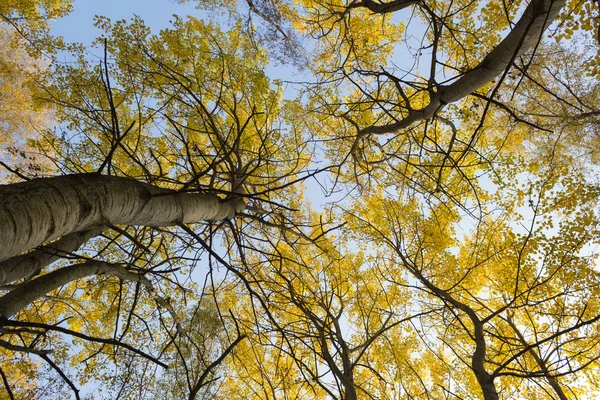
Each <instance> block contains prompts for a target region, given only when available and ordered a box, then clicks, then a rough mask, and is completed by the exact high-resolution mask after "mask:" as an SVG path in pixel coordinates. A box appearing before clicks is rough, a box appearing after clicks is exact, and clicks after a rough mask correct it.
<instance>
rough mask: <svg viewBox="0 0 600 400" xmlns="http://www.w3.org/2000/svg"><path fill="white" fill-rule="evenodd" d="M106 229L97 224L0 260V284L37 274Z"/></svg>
mask: <svg viewBox="0 0 600 400" xmlns="http://www.w3.org/2000/svg"><path fill="white" fill-rule="evenodd" d="M107 229H108V227H106V226H99V227H96V228H93V229H90V230H87V231H82V232H74V233H70V234H68V235H65V236H63V237H62V238H61V239H59V240H57V241H55V242H52V243H50V244H48V245H46V246H43V247H41V248H39V249H36V250H33V251H30V252H29V253H26V254H23V255H20V256H16V257H12V258H9V259H8V260H5V261H3V262H0V286H2V285H5V284H7V283H10V282H15V281H18V280H21V279H26V278H31V277H33V276H35V275H37V274H39V273H40V272H41V271H42V270H43V269H44V268H45V267H47V266H48V265H50V264H52V263H53V262H54V261H57V260H59V259H61V258H63V257H64V256H65V255H67V254H69V253H72V252H74V251H76V250H77V249H79V248H80V247H81V246H82V245H83V244H84V243H86V242H87V241H88V240H89V239H91V238H93V237H95V236H98V235H100V234H101V233H102V232H104V231H106V230H107Z"/></svg>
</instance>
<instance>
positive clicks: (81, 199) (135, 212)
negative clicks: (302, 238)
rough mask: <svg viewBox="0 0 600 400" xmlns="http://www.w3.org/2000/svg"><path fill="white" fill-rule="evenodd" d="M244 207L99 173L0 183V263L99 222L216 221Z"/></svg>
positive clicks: (171, 223) (155, 224)
mask: <svg viewBox="0 0 600 400" xmlns="http://www.w3.org/2000/svg"><path fill="white" fill-rule="evenodd" d="M245 205H246V203H245V201H244V200H243V199H240V198H237V199H231V200H222V199H220V198H219V197H218V196H216V195H214V194H201V193H178V192H176V191H174V190H169V189H163V188H158V187H155V186H152V185H149V184H145V183H142V182H138V181H136V180H134V179H129V178H121V177H114V176H104V175H99V174H77V175H66V176H58V177H52V178H42V179H34V180H31V181H27V182H22V183H16V184H11V185H4V186H0V243H1V247H0V261H4V260H7V259H8V258H11V257H14V256H16V255H18V254H20V253H22V252H24V251H27V250H30V249H33V248H36V247H38V246H40V245H42V244H44V243H47V242H50V241H52V240H56V239H58V238H61V237H63V236H64V235H68V234H71V233H74V232H83V231H88V230H90V229H93V228H94V227H98V226H101V225H138V226H151V227H165V226H174V225H177V224H180V223H184V224H187V223H196V222H201V221H207V220H222V219H227V218H232V217H233V216H235V214H236V213H237V212H240V211H242V210H243V209H244V208H245ZM5 273H7V272H6V271H5Z"/></svg>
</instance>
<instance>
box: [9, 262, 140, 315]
mask: <svg viewBox="0 0 600 400" xmlns="http://www.w3.org/2000/svg"><path fill="white" fill-rule="evenodd" d="M100 274H112V275H116V276H118V277H120V278H121V279H124V280H131V281H141V280H142V279H145V278H143V277H142V276H141V275H138V274H136V273H133V272H130V271H127V270H126V269H124V268H123V267H121V266H118V265H115V264H110V263H106V262H102V261H88V262H85V263H82V264H75V265H71V266H68V267H65V268H60V269H58V270H56V271H52V272H50V273H49V274H46V275H42V276H40V277H38V278H35V279H33V280H31V281H29V282H26V283H22V284H20V285H19V286H17V287H16V288H15V289H14V290H13V291H11V292H9V293H7V294H5V295H4V296H2V297H1V298H0V320H1V319H2V318H6V319H9V318H11V317H12V316H14V315H15V314H16V313H18V312H19V311H21V310H22V309H23V308H25V307H27V306H28V305H29V304H31V303H32V302H33V301H35V300H36V299H38V298H40V297H42V296H45V295H46V294H48V293H50V292H51V291H53V290H55V289H58V288H59V287H61V286H63V285H65V284H67V283H69V282H72V281H74V280H77V279H81V278H85V277H87V276H91V275H100Z"/></svg>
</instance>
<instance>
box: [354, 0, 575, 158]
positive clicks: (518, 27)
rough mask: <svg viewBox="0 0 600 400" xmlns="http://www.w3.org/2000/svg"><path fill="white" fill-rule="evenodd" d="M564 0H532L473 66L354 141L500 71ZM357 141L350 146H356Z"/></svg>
mask: <svg viewBox="0 0 600 400" xmlns="http://www.w3.org/2000/svg"><path fill="white" fill-rule="evenodd" d="M565 3H566V0H532V1H531V2H530V3H529V5H528V6H527V8H525V11H524V12H523V15H522V16H521V18H520V19H519V21H518V22H517V23H516V24H515V26H514V27H513V28H512V30H511V31H510V32H509V33H508V35H507V36H506V37H505V38H504V39H503V40H502V41H501V42H500V43H499V44H498V45H497V46H496V47H495V48H494V49H493V50H492V51H491V52H490V53H489V54H488V55H487V56H486V57H485V58H484V59H483V61H481V63H480V64H479V65H477V66H476V67H475V68H473V69H471V70H469V71H467V72H466V73H464V74H463V75H462V76H461V77H460V78H458V79H457V80H456V81H454V82H453V83H451V84H449V85H444V86H440V87H438V90H437V91H436V92H433V93H431V94H430V95H431V98H430V102H429V104H428V105H427V106H426V107H425V108H422V109H419V110H410V111H409V113H408V114H407V115H406V116H405V117H404V118H403V119H401V120H399V121H397V122H395V123H392V124H387V125H380V126H370V127H367V128H364V129H362V130H360V132H359V135H358V137H357V141H358V140H359V139H361V138H363V137H365V136H367V135H369V134H385V133H392V132H397V131H399V130H401V129H405V128H408V127H409V126H411V125H413V124H414V123H417V122H419V121H423V120H426V119H430V118H432V117H434V116H435V114H437V113H438V112H439V111H441V110H442V109H443V108H444V107H445V106H446V104H449V103H453V102H455V101H457V100H460V99H462V98H464V97H466V96H468V95H470V94H471V93H473V92H474V91H476V90H477V89H479V88H480V87H482V86H483V85H485V84H486V83H488V82H491V81H492V80H493V79H494V78H496V77H497V76H499V75H500V74H502V72H503V71H505V70H506V68H508V67H509V66H510V63H511V62H512V61H513V60H514V59H515V58H517V57H518V56H520V55H522V54H524V53H525V52H527V51H529V50H530V49H532V48H533V47H534V46H535V45H536V44H537V43H538V41H540V40H541V38H542V35H543V33H544V31H545V30H546V28H547V27H548V26H549V25H550V23H551V22H552V21H553V20H554V18H556V16H557V15H558V13H559V11H560V10H561V8H562V7H563V6H564V5H565ZM356 146H357V142H355V144H354V146H353V150H355V149H356Z"/></svg>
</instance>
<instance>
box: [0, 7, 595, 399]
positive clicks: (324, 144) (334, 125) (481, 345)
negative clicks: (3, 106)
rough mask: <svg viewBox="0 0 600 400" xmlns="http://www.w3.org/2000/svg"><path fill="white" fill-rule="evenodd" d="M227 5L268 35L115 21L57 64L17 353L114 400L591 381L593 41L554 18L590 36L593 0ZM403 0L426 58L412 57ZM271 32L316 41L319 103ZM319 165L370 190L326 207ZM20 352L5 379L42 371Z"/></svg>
mask: <svg viewBox="0 0 600 400" xmlns="http://www.w3.org/2000/svg"><path fill="white" fill-rule="evenodd" d="M224 3H226V4H224ZM211 5H212V6H214V7H221V6H223V5H225V6H226V7H228V9H229V10H230V13H231V14H230V15H236V12H238V13H239V14H238V15H242V14H246V15H250V16H252V17H257V18H258V21H263V22H262V23H264V24H265V25H264V26H263V27H262V29H264V30H262V31H261V27H260V26H256V25H252V24H249V23H247V21H244V20H236V21H235V22H234V23H232V24H231V26H230V28H231V29H230V30H229V31H227V32H224V31H222V30H221V29H220V28H219V27H218V25H217V23H207V22H203V21H200V20H197V19H194V18H188V19H181V18H179V17H174V21H173V27H172V28H170V29H166V30H164V31H162V32H160V33H159V34H152V32H151V31H150V29H149V28H148V27H147V26H145V24H144V23H143V21H141V20H140V19H139V18H134V19H133V20H132V22H130V23H127V22H124V21H119V22H116V23H113V22H112V21H109V20H108V19H106V18H98V19H97V21H96V25H97V26H98V27H99V28H101V29H102V30H103V31H104V34H103V36H102V37H101V38H100V39H98V40H97V41H96V43H95V46H96V49H97V52H98V53H99V54H101V56H100V57H98V58H96V59H95V60H93V61H92V60H91V59H90V57H89V55H88V54H87V53H86V52H85V50H84V49H83V47H81V46H73V47H72V48H71V49H72V51H73V59H74V60H75V62H73V63H70V64H60V63H55V64H53V66H52V69H51V73H50V74H48V75H47V76H46V77H44V79H43V80H40V81H39V86H38V87H37V88H36V89H35V90H36V92H35V93H36V95H37V96H38V100H39V101H40V102H42V103H46V104H52V105H53V107H56V116H57V119H58V121H59V125H58V126H57V128H56V130H55V131H45V132H44V134H43V136H42V137H41V138H40V139H39V140H38V141H37V142H36V146H37V148H38V149H39V151H41V152H43V153H45V154H47V155H48V158H49V159H50V160H51V162H52V163H53V165H54V166H55V168H56V170H57V171H60V175H59V176H52V177H46V178H42V179H30V180H27V179H25V181H24V182H20V183H14V184H9V185H6V186H3V187H2V188H1V189H0V196H1V197H2V199H0V200H2V201H0V204H2V207H3V208H2V209H1V210H2V211H1V212H0V226H1V227H2V228H1V229H2V230H1V231H0V239H2V243H5V245H4V246H3V247H2V249H0V257H1V258H2V260H1V261H0V270H1V271H2V272H3V274H2V280H3V285H4V286H3V288H4V290H5V292H6V294H4V295H3V296H2V297H1V298H0V314H1V316H2V324H3V327H2V338H0V340H2V341H1V342H0V346H2V347H3V348H4V350H5V351H6V353H5V355H6V356H7V357H9V356H11V354H13V353H25V354H29V355H33V356H36V357H39V358H41V359H43V360H44V361H45V362H46V363H47V365H48V366H49V368H52V369H53V370H54V371H55V373H56V374H57V375H58V376H60V377H61V378H62V379H63V381H64V382H66V383H65V384H66V385H67V386H68V387H69V388H70V389H71V390H72V392H73V393H74V395H75V396H76V397H79V396H80V394H79V391H78V388H77V385H76V382H75V381H79V383H83V384H85V383H86V382H88V381H89V380H94V379H95V380H99V381H103V382H105V383H106V391H107V394H106V395H107V396H109V397H110V396H112V397H128V398H145V397H149V396H152V395H153V394H155V393H156V391H155V390H156V389H155V390H154V391H153V390H151V389H150V387H151V386H152V385H153V384H155V382H158V385H159V386H158V387H159V389H158V390H161V389H163V388H164V390H171V391H172V392H173V393H177V395H178V396H187V397H189V398H197V397H198V396H200V395H201V394H202V393H206V394H207V395H210V396H212V397H214V398H220V397H229V398H235V397H236V396H237V397H239V398H261V399H276V398H309V397H310V398H338V399H344V400H350V399H359V398H398V397H406V398H416V399H418V398H423V399H425V398H442V397H443V398H484V399H486V400H492V399H499V398H517V397H530V398H544V397H546V398H559V399H564V398H571V397H575V396H578V393H579V392H581V391H583V390H584V388H585V386H586V385H593V384H594V382H596V381H597V379H598V377H597V374H596V363H597V360H598V355H599V354H600V353H599V351H600V348H599V347H598V334H597V329H598V327H599V324H598V321H599V320H600V316H599V315H600V314H598V310H597V305H596V304H595V301H594V300H593V299H595V297H597V296H595V295H596V290H597V287H598V276H597V271H596V267H595V262H596V261H595V257H596V256H595V252H593V251H591V252H590V251H589V248H590V247H591V246H594V245H595V244H596V243H597V239H598V223H599V221H598V217H597V215H596V214H597V213H596V208H597V199H598V189H597V188H598V185H597V182H596V181H595V180H594V179H595V178H594V177H593V175H592V174H593V172H594V169H593V168H595V164H593V163H594V162H595V161H596V155H595V149H594V143H596V140H597V137H596V136H597V135H596V132H595V129H596V128H597V123H598V115H600V114H599V113H598V109H599V108H598V105H597V96H596V94H597V91H598V84H597V73H596V72H597V71H594V70H591V71H589V72H588V73H587V75H586V72H584V69H585V68H587V66H589V65H593V64H592V63H593V60H594V59H595V58H596V55H595V54H591V53H590V52H589V48H586V47H584V46H581V47H575V46H572V47H571V48H569V50H566V48H567V45H565V44H561V43H559V44H553V45H551V44H549V43H547V41H546V40H545V39H544V37H545V36H546V34H547V33H548V32H551V33H552V34H553V35H554V38H555V39H556V40H559V41H562V42H563V43H567V44H569V43H572V42H569V40H571V36H573V35H574V33H573V31H572V29H573V25H572V23H571V22H570V21H571V20H572V17H573V16H579V18H580V20H581V21H582V27H583V28H584V30H587V31H590V30H592V29H594V28H595V27H594V26H592V25H591V24H590V23H589V19H588V17H587V16H588V15H589V14H588V13H584V12H583V11H582V10H588V11H593V12H596V11H597V5H596V3H592V2H584V3H581V2H572V1H568V2H566V1H560V0H556V1H546V0H533V1H531V2H529V3H527V4H525V3H521V2H513V3H510V4H504V5H503V6H500V5H499V4H497V3H495V2H489V3H486V2H452V3H446V2H442V3H439V2H436V1H431V2H424V1H390V2H377V1H367V0H364V1H353V2H347V3H346V2H330V3H322V2H311V1H303V2H300V3H299V4H298V5H297V6H292V5H291V4H290V3H287V2H278V1H272V2H271V1H260V2H246V3H243V4H240V5H238V4H237V3H236V2H211ZM241 7H244V8H241ZM407 10H412V11H413V12H414V14H415V15H416V16H417V17H418V19H419V20H420V26H419V28H420V29H421V31H424V34H423V36H422V40H420V43H419V45H418V47H417V49H416V53H414V61H415V64H414V65H413V66H412V67H411V66H410V65H409V66H405V65H396V64H395V63H399V62H400V60H398V59H396V58H394V51H397V50H398V47H399V43H400V42H401V40H402V38H403V37H404V36H406V32H408V31H409V30H410V28H411V26H409V25H406V24H404V23H401V22H399V18H398V17H396V16H397V15H403V14H399V13H405V12H406V11H407ZM247 13H249V14H247ZM477 18H479V22H480V24H481V27H480V28H479V30H478V29H477V28H476V26H477ZM259 24H260V22H259ZM292 28H293V29H294V30H292ZM257 32H258V33H259V34H258V35H256V33H257ZM261 32H262V34H261ZM265 32H266V33H269V32H270V33H272V35H268V34H267V35H266V36H265V34H264V33H265ZM585 34H586V32H581V33H578V34H577V35H585ZM261 35H262V36H261ZM302 35H304V39H302ZM261 40H266V41H267V43H273V41H274V40H275V41H276V40H282V41H283V42H281V43H284V46H283V48H284V50H285V51H288V53H285V52H284V53H279V54H280V55H281V54H283V55H284V57H283V59H286V57H288V58H289V57H290V54H295V55H301V54H303V53H304V51H302V50H301V49H298V48H297V47H294V46H298V45H299V43H301V42H302V40H307V41H308V40H311V51H312V54H313V56H314V58H313V59H312V60H311V61H310V63H309V65H308V66H307V67H308V69H309V70H310V72H311V73H312V74H313V77H314V82H312V83H307V84H304V85H302V86H301V90H300V93H299V98H298V99H296V100H283V99H282V90H283V88H282V85H281V84H280V83H279V82H276V81H270V80H269V79H268V78H267V76H266V75H265V72H264V70H265V67H266V64H267V62H268V55H269V54H268V52H267V50H265V49H264V48H262V47H261V46H260V41H261ZM269 41H271V42H269ZM270 50H272V51H271V56H273V54H275V56H276V54H277V53H274V50H273V49H272V48H271V49H270ZM556 54H568V55H569V56H568V57H569V61H570V62H565V63H562V64H561V63H560V62H557V57H556V56H555V55H556ZM299 59H302V57H296V58H295V59H294V60H293V61H296V62H298V60H299ZM579 60H581V61H579ZM425 61H426V63H427V64H428V65H427V67H421V66H420V65H422V63H423V62H425ZM573 64H574V65H573ZM577 68H580V69H577ZM575 71H577V72H575ZM573 121H575V123H574V122H573ZM324 160H325V161H326V165H327V166H326V167H324V168H320V169H318V168H317V167H316V165H317V163H318V162H323V161H324ZM588 165H591V166H592V168H589V167H588ZM21 175H22V176H21V177H22V178H29V177H28V176H26V175H23V174H21ZM313 176H317V177H319V176H320V177H321V179H322V181H321V182H325V183H324V185H326V192H328V193H329V194H331V193H333V192H335V191H342V192H345V193H347V194H348V195H349V196H348V198H347V199H346V200H344V201H341V202H339V203H338V204H334V205H330V206H327V207H324V208H323V209H322V211H321V212H315V211H314V210H311V206H310V204H309V201H307V200H306V199H304V198H303V190H304V185H303V183H302V181H304V180H306V179H307V178H311V177H313ZM201 262H202V263H205V264H206V263H207V264H208V271H209V275H208V276H207V280H206V282H205V284H204V286H203V287H202V288H199V287H198V286H197V285H195V284H194V283H190V281H188V280H187V278H189V277H191V276H194V275H193V274H194V270H196V271H197V265H198V264H200V263H201ZM217 266H220V267H223V268H224V269H225V271H227V272H226V274H225V276H224V277H217V276H215V269H217ZM196 273H197V272H196ZM187 274H190V275H187ZM213 304H214V305H213ZM213 307H214V313H213V312H212V311H210V312H209V313H208V314H210V315H208V314H207V315H204V314H202V315H203V317H202V318H200V317H198V314H195V311H194V310H196V311H197V310H213ZM65 321H68V322H67V324H68V325H69V327H68V328H66V327H65V326H63V325H64V322H65ZM217 331H218V332H219V334H217ZM59 334H61V335H59ZM69 337H70V339H69ZM215 337H218V339H217V338H215ZM70 341H74V342H75V343H76V344H77V345H78V347H79V348H78V349H77V351H74V354H70V353H69V348H70V347H71V346H70ZM216 341H218V342H219V346H218V347H219V351H207V350H206V349H208V348H209V347H210V345H211V343H212V344H214V343H215V342H216ZM49 345H51V346H52V347H54V348H55V350H54V352H53V353H49V350H48V349H49ZM27 357H28V356H25V357H23V358H21V359H20V364H18V365H23V366H24V367H23V368H24V369H26V370H27V371H34V369H35V367H34V364H33V363H31V362H29V359H28V358H27ZM69 359H71V360H72V361H71V362H72V364H73V366H72V367H71V368H69V367H68V366H67V365H66V364H67V360H69ZM166 362H168V363H170V364H172V365H171V367H172V368H171V370H170V371H169V370H168V371H169V372H161V373H157V372H156V371H155V369H154V368H153V367H150V365H151V364H154V365H159V366H161V367H165V366H166ZM4 364H7V363H3V364H2V369H0V372H2V373H1V374H0V375H2V378H3V382H4V386H5V388H6V390H7V393H9V397H15V395H14V393H13V389H12V388H13V387H16V388H17V389H15V390H18V391H19V395H21V393H25V394H27V393H29V394H30V393H32V390H34V389H29V388H23V387H20V386H19V384H18V382H19V374H20V373H21V374H22V372H19V371H16V370H14V369H11V370H10V371H8V372H9V373H8V374H7V373H5V372H3V371H4V369H5V367H4ZM76 364H78V366H77V367H75V366H74V365H76ZM217 365H218V368H219V370H220V371H221V373H222V375H223V377H222V378H221V379H219V378H220V377H219V376H218V375H217V374H215V371H216V368H217ZM115 371H117V372H115ZM30 373H31V374H33V373H34V372H30ZM74 374H75V375H77V376H76V377H75V378H74V377H73V375H74ZM173 377H174V378H173ZM171 378H173V379H172V380H173V381H174V383H173V385H171V386H170V385H168V384H165V379H171ZM40 384H41V382H40ZM206 385H209V387H208V389H206V388H205V390H206V392H202V390H201V389H202V388H203V387H205V386H206ZM57 390H61V389H60V388H59V389H57Z"/></svg>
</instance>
